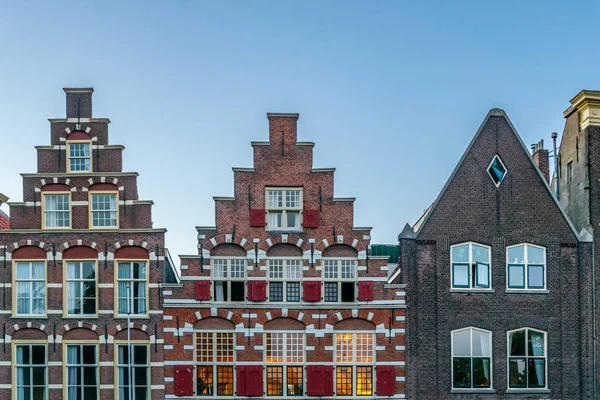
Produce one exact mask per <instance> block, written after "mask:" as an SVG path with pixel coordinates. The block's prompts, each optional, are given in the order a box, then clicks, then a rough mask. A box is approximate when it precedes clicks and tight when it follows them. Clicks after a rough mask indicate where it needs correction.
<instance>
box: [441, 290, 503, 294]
mask: <svg viewBox="0 0 600 400" xmlns="http://www.w3.org/2000/svg"><path fill="white" fill-rule="evenodd" d="M450 293H463V294H471V293H476V294H480V293H494V289H450Z"/></svg>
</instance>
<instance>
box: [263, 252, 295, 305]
mask: <svg viewBox="0 0 600 400" xmlns="http://www.w3.org/2000/svg"><path fill="white" fill-rule="evenodd" d="M303 265H304V262H303V260H302V250H301V249H300V248H298V247H296V246H294V245H292V244H285V243H281V244H277V245H275V246H273V247H271V248H270V249H269V250H268V251H267V267H268V275H267V276H268V278H269V301H272V302H290V303H298V302H300V299H301V298H302V297H301V296H302V293H301V292H302V289H301V284H300V283H301V281H302V276H303V270H302V267H303Z"/></svg>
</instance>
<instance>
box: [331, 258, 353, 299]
mask: <svg viewBox="0 0 600 400" xmlns="http://www.w3.org/2000/svg"><path fill="white" fill-rule="evenodd" d="M356 279H357V271H356V260H329V259H323V280H324V281H325V282H324V290H325V294H324V296H323V298H324V299H325V301H326V302H340V301H341V302H344V303H349V302H354V301H356V295H355V289H356Z"/></svg>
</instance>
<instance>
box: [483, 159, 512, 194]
mask: <svg viewBox="0 0 600 400" xmlns="http://www.w3.org/2000/svg"><path fill="white" fill-rule="evenodd" d="M496 159H498V161H499V162H500V165H501V166H502V168H504V175H502V179H500V180H499V181H498V182H496V181H495V180H494V177H493V176H492V173H491V172H490V169H491V168H492V165H493V164H494V161H495V160H496ZM486 171H487V173H488V175H489V177H490V179H491V180H492V182H494V185H496V187H500V184H501V183H502V182H504V179H506V175H508V168H506V165H505V164H504V161H502V158H500V155H499V154H498V153H496V154H494V157H492V161H490V163H489V164H488V167H487V169H486Z"/></svg>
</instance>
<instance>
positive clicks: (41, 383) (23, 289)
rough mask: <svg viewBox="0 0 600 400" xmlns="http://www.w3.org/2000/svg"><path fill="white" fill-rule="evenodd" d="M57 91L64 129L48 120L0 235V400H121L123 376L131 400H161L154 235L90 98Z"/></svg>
mask: <svg viewBox="0 0 600 400" xmlns="http://www.w3.org/2000/svg"><path fill="white" fill-rule="evenodd" d="M64 90H65V92H66V100H67V101H66V105H67V107H66V108H67V115H66V118H61V119H52V120H50V145H45V146H36V150H37V154H38V157H37V160H38V162H37V172H35V173H24V174H22V176H23V202H20V203H14V202H13V203H8V204H9V206H10V216H11V219H10V229H8V230H0V263H2V268H0V282H1V290H2V311H1V313H0V320H1V323H0V325H1V326H0V329H2V331H1V332H2V336H1V342H2V351H1V352H0V360H1V362H0V398H2V399H9V398H12V399H18V400H21V399H42V398H45V399H50V400H58V399H68V400H71V399H86V400H89V399H113V398H114V399H128V398H129V396H128V388H129V387H130V385H129V383H130V381H129V373H128V370H129V368H128V367H129V366H130V365H131V371H132V374H133V376H134V379H133V385H134V390H135V393H136V394H135V399H150V398H153V399H162V398H163V397H164V376H163V336H162V332H163V329H162V328H163V326H162V325H163V323H162V321H163V318H162V313H163V312H162V307H161V303H160V293H159V284H160V283H161V282H163V275H164V274H165V270H164V268H167V269H170V268H171V265H172V263H171V264H169V263H168V262H166V260H165V248H164V233H165V229H156V228H153V227H152V218H151V208H152V202H151V201H148V200H140V199H139V198H138V191H137V181H136V180H137V176H138V174H137V173H136V172H123V171H122V152H123V149H124V147H123V146H120V145H110V144H109V142H108V124H109V122H110V121H109V120H108V119H106V118H95V117H92V92H93V90H92V89H64ZM168 276H170V277H171V279H173V280H176V276H175V273H174V272H173V271H170V272H169V273H168ZM129 311H131V319H132V324H131V330H130V333H131V339H132V348H131V352H129V351H128V347H127V331H128V329H127V328H128V327H127V323H126V322H127V318H126V317H127V314H128V312H129ZM130 355H131V361H130ZM150 393H152V395H150Z"/></svg>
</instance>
